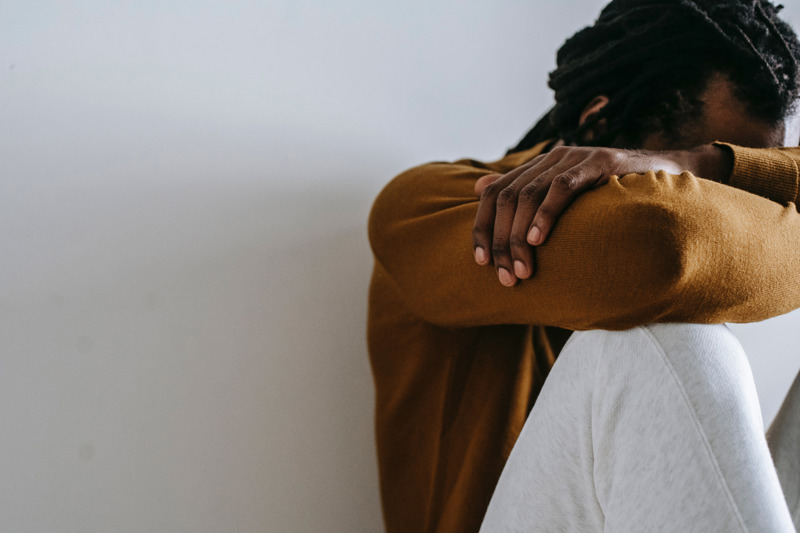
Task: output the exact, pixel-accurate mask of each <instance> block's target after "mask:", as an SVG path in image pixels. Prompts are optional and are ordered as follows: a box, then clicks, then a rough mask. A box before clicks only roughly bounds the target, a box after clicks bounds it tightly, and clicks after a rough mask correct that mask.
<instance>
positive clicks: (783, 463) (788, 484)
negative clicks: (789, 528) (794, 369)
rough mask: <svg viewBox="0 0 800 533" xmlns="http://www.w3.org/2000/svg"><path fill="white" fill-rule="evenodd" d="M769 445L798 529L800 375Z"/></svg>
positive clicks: (774, 425) (769, 433)
mask: <svg viewBox="0 0 800 533" xmlns="http://www.w3.org/2000/svg"><path fill="white" fill-rule="evenodd" d="M767 443H768V444H769V450H770V452H772V460H773V461H774V462H775V468H776V469H777V470H778V479H780V481H781V487H782V488H783V494H784V496H785V498H786V503H787V504H788V505H789V511H790V512H791V514H792V519H793V521H794V527H795V528H800V374H798V375H797V377H795V379H794V383H792V386H791V388H790V389H789V393H788V394H787V395H786V398H785V399H784V400H783V404H782V405H781V408H780V410H779V411H778V414H777V415H776V416H775V420H773V421H772V424H771V425H770V427H769V431H767Z"/></svg>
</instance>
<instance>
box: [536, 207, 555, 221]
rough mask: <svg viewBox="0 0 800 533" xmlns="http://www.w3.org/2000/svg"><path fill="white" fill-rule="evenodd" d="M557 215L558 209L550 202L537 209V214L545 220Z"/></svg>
mask: <svg viewBox="0 0 800 533" xmlns="http://www.w3.org/2000/svg"><path fill="white" fill-rule="evenodd" d="M556 215H557V212H556V209H555V208H554V207H553V206H551V205H550V204H542V205H541V206H540V207H539V210H538V211H536V216H537V217H541V218H542V219H543V220H545V221H546V220H552V219H553V218H555V217H556Z"/></svg>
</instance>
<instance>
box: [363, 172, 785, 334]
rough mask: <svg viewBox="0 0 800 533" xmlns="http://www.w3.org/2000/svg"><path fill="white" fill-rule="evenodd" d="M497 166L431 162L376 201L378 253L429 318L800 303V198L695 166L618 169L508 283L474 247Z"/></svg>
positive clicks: (524, 318) (675, 317)
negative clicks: (785, 199)
mask: <svg viewBox="0 0 800 533" xmlns="http://www.w3.org/2000/svg"><path fill="white" fill-rule="evenodd" d="M489 172H491V170H489V169H487V168H485V167H484V168H477V167H475V166H472V165H469V164H447V163H433V164H429V165H423V166H421V167H417V168H414V169H411V170H409V171H407V172H405V173H403V174H401V175H400V176H398V177H397V178H395V179H394V180H393V181H392V182H391V183H389V184H388V185H387V186H386V187H385V188H384V190H383V191H382V192H381V194H380V195H379V196H378V198H377V200H376V201H375V204H374V206H373V209H372V212H371V215H370V220H369V235H370V242H371V245H372V249H373V252H374V255H375V258H376V261H377V262H378V263H379V264H380V265H381V266H382V267H383V268H384V269H385V271H386V272H388V274H389V276H390V277H391V279H392V280H393V281H394V283H395V284H396V286H397V288H398V291H399V294H401V295H402V298H403V299H404V301H405V303H406V304H407V305H408V307H409V309H410V310H411V311H412V312H413V313H415V314H416V315H418V316H419V317H421V318H423V319H424V320H426V321H428V322H431V323H434V324H437V325H441V326H450V327H469V326H480V325H490V324H539V325H553V326H560V327H563V328H569V329H592V328H603V329H627V328H630V327H633V326H636V325H641V324H645V323H650V322H675V321H681V322H701V323H720V322H749V321H758V320H763V319H766V318H769V317H772V316H776V315H779V314H782V313H785V312H788V311H790V310H792V309H794V308H796V307H798V306H800V246H798V243H800V215H798V213H797V211H796V210H795V207H794V205H793V204H788V205H787V206H781V205H779V204H777V203H775V202H772V201H769V200H767V199H765V198H761V197H759V196H756V195H753V194H749V193H747V192H744V191H741V190H738V189H735V188H733V187H728V186H726V185H722V184H719V183H715V182H712V181H708V180H703V179H698V178H696V177H694V176H693V175H691V174H690V173H684V174H681V175H679V176H675V175H670V174H667V173H665V172H659V173H654V172H648V173H646V174H643V175H629V176H624V177H622V178H612V179H611V181H610V182H609V183H608V184H607V185H605V186H603V187H600V188H598V189H596V190H593V191H590V192H587V193H586V194H583V195H582V196H580V197H579V198H578V199H577V200H576V201H575V202H574V203H573V204H572V206H571V207H570V209H568V210H567V211H566V212H565V213H564V214H563V216H562V217H561V219H560V220H559V222H558V223H557V225H556V226H555V228H554V230H553V232H552V234H551V236H550V238H549V239H548V241H547V243H545V244H544V245H542V246H539V247H537V249H536V259H537V272H536V275H535V276H534V277H533V278H531V279H529V280H526V281H523V282H521V283H519V284H518V285H517V286H516V287H513V288H507V287H503V286H502V285H500V283H499V282H498V281H497V277H496V275H495V272H494V269H492V268H490V267H480V266H478V265H476V264H475V262H474V261H473V259H472V238H471V231H472V225H473V221H474V218H475V213H476V211H477V206H478V199H477V198H476V197H475V194H474V192H473V186H474V183H475V180H476V179H477V178H478V177H480V176H482V175H484V174H487V173H489Z"/></svg>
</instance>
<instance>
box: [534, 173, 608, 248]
mask: <svg viewBox="0 0 800 533" xmlns="http://www.w3.org/2000/svg"><path fill="white" fill-rule="evenodd" d="M587 171H589V172H592V173H591V174H587ZM602 179H603V176H602V175H600V176H597V175H596V171H594V170H593V169H587V168H585V166H584V167H582V166H576V167H573V168H571V169H568V170H566V171H564V172H561V173H559V174H558V175H556V176H555V177H554V178H553V181H552V183H551V184H550V188H549V190H548V191H547V194H546V195H545V197H544V199H543V200H542V201H541V205H539V206H538V209H537V210H536V214H535V216H534V217H533V223H532V224H531V226H530V230H529V231H528V236H527V242H528V243H530V244H532V245H534V246H538V245H540V244H542V243H543V242H544V241H545V240H547V237H548V236H549V235H550V232H551V231H552V229H553V226H554V225H555V223H556V221H557V220H558V218H559V217H560V216H561V214H562V213H563V212H564V211H565V210H566V208H567V207H568V206H569V204H571V203H572V201H573V200H574V199H575V198H576V197H577V196H579V195H580V194H581V193H582V192H583V191H585V190H586V189H589V188H591V187H593V186H596V185H597V183H598V181H599V180H602Z"/></svg>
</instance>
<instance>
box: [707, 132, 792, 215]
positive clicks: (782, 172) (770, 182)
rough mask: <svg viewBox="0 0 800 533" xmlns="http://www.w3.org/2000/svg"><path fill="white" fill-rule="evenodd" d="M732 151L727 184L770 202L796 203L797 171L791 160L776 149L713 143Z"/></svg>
mask: <svg viewBox="0 0 800 533" xmlns="http://www.w3.org/2000/svg"><path fill="white" fill-rule="evenodd" d="M714 145H715V146H719V147H723V148H727V149H729V150H731V151H732V152H733V171H732V172H731V177H730V179H729V180H728V185H731V186H733V187H736V188H737V189H741V190H743V191H747V192H750V193H753V194H757V195H759V196H763V197H765V198H769V199H770V200H772V201H773V202H778V203H780V204H785V203H787V202H796V201H797V189H798V180H799V179H800V172H798V169H797V164H796V163H795V161H794V159H792V158H791V157H789V156H788V155H786V154H784V153H783V152H781V150H779V149H777V148H776V149H763V148H761V149H757V148H745V147H742V146H735V145H732V144H728V143H720V142H717V143H714Z"/></svg>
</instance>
